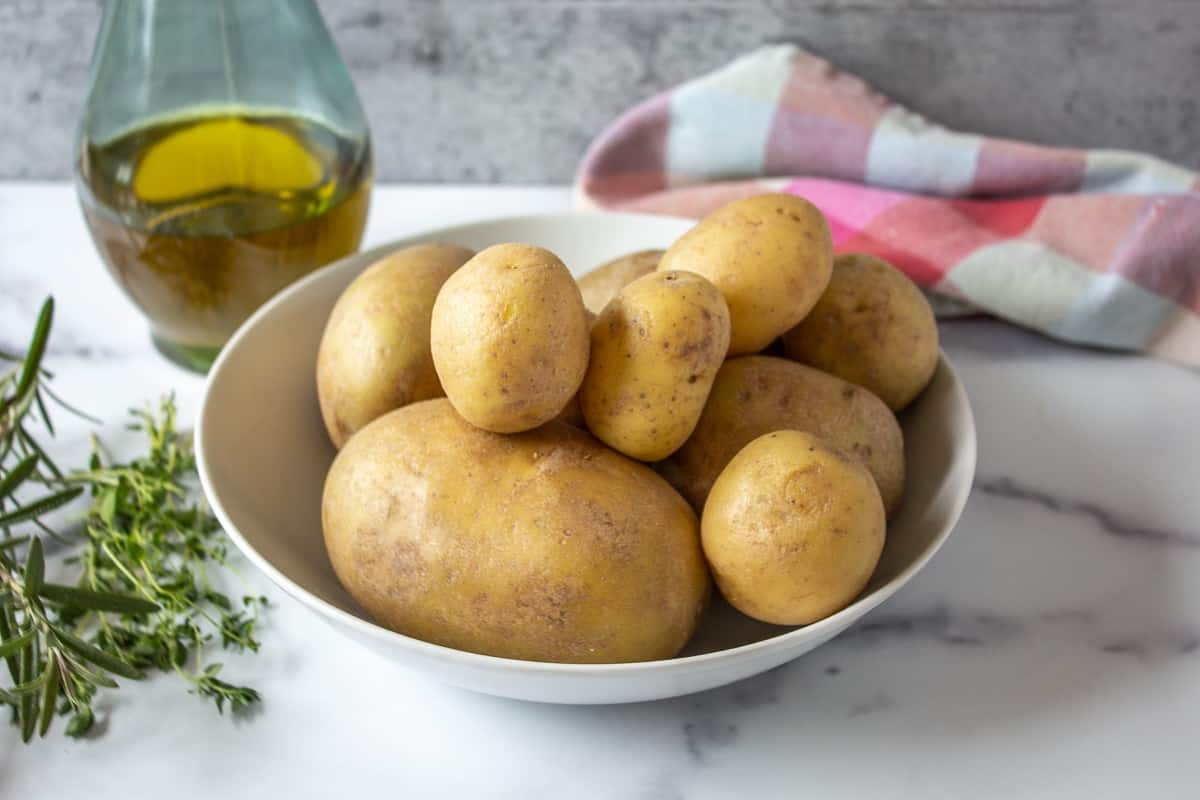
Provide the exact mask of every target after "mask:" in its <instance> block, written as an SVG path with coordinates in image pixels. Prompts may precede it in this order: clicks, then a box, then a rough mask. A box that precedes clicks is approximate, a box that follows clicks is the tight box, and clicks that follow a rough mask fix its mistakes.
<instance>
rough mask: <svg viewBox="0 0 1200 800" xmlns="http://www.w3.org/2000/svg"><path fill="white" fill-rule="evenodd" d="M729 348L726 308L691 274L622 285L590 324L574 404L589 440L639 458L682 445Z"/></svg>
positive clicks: (649, 277)
mask: <svg viewBox="0 0 1200 800" xmlns="http://www.w3.org/2000/svg"><path fill="white" fill-rule="evenodd" d="M728 347H729V311H728V310H727V309H726V307H725V301H724V299H722V297H721V293H720V292H719V291H718V290H717V288H716V287H715V286H713V285H712V284H711V283H709V282H708V281H707V280H705V279H704V278H702V277H700V276H699V275H696V274H695V273H691V272H654V273H651V274H649V275H644V276H642V277H641V278H638V279H637V280H635V281H634V282H633V283H631V284H629V285H628V286H626V287H625V288H624V289H622V290H621V291H620V292H619V293H618V294H617V296H616V297H615V298H613V300H612V302H610V303H609V304H608V305H607V306H606V307H605V308H604V311H603V312H601V314H600V316H599V318H597V320H596V322H595V323H594V324H593V325H592V354H591V362H590V363H589V364H588V370H587V375H586V376H585V377H584V379H583V387H582V388H581V389H580V407H581V408H582V411H583V417H584V419H585V420H586V421H587V426H588V429H589V430H590V431H591V432H592V433H593V434H595V436H596V438H598V439H600V441H602V442H604V443H605V444H607V445H608V446H609V447H612V448H614V449H616V450H620V451H621V452H622V453H624V454H625V455H627V456H631V457H633V458H638V459H641V460H642V461H657V460H659V459H661V458H666V457H667V456H669V455H670V454H671V453H673V452H674V451H675V450H677V449H678V448H679V446H680V445H681V444H683V443H684V442H685V441H686V440H687V438H688V436H689V435H691V433H692V430H693V429H694V428H695V427H696V421H697V420H698V419H700V412H701V411H702V410H703V409H704V401H705V400H706V399H707V398H708V390H709V389H710V388H711V387H712V382H713V378H714V377H716V374H717V369H718V368H719V367H720V366H721V362H722V361H723V360H724V359H725V351H726V350H727V349H728Z"/></svg>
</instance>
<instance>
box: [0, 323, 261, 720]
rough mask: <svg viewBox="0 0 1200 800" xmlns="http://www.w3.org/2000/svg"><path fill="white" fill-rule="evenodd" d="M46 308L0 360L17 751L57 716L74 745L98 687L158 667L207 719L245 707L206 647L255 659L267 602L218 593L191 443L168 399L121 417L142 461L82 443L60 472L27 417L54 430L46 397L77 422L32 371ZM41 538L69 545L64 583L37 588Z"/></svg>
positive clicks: (4, 642) (3, 609)
mask: <svg viewBox="0 0 1200 800" xmlns="http://www.w3.org/2000/svg"><path fill="white" fill-rule="evenodd" d="M53 313H54V304H53V301H52V300H49V299H48V300H47V301H46V302H45V304H44V305H43V307H42V310H41V313H40V314H39V316H38V321H37V324H36V326H35V330H34V335H33V337H32V340H31V343H30V346H29V349H28V351H27V352H26V353H25V354H24V355H22V356H17V355H14V354H10V353H5V352H0V363H6V364H8V365H10V366H9V367H8V368H7V369H6V370H5V371H3V372H2V373H0V660H3V662H4V664H5V666H6V667H7V671H8V677H9V682H8V683H7V684H5V683H4V682H3V681H2V680H0V705H7V706H9V708H10V710H11V712H12V718H13V721H14V723H15V724H16V725H17V726H18V727H19V728H20V731H21V736H22V738H23V739H24V740H25V741H27V742H28V741H30V740H31V739H32V738H33V736H34V734H35V732H36V733H39V734H40V735H42V736H45V735H46V733H47V732H48V730H49V729H50V727H51V725H52V723H53V720H54V718H55V716H57V715H66V716H68V717H69V720H68V722H67V724H66V728H65V731H66V733H67V734H68V735H72V736H79V735H82V734H83V733H85V732H87V731H88V730H89V729H90V728H91V727H92V725H93V723H94V720H95V710H94V707H93V700H94V698H95V696H96V694H97V692H98V691H99V690H101V689H112V688H117V686H118V682H117V679H118V678H124V679H128V680H137V679H139V678H141V677H142V676H143V674H144V673H145V672H146V671H147V670H161V671H164V672H172V673H175V674H177V675H179V676H180V677H182V678H183V679H184V680H185V681H186V683H187V685H188V687H189V689H190V691H192V692H194V693H196V694H199V695H201V696H203V697H207V698H209V699H211V700H212V701H213V702H214V703H215V704H216V707H217V710H218V711H221V712H223V711H224V709H225V708H226V706H228V707H229V708H230V709H231V710H232V711H235V712H236V711H239V710H241V709H244V708H246V707H247V706H249V705H251V704H253V703H255V702H257V701H258V699H259V696H258V693H257V692H256V691H255V690H254V689H252V688H249V687H246V686H239V685H236V684H233V683H230V682H227V681H225V680H224V679H222V678H221V677H220V675H221V671H222V665H221V664H220V663H219V662H216V661H212V660H211V659H210V654H211V652H212V650H213V649H214V645H218V646H219V647H220V648H222V649H227V650H233V651H246V650H249V651H252V652H257V650H258V647H259V641H258V638H257V624H258V614H259V611H260V609H261V608H262V607H263V606H265V604H266V599H265V598H263V597H260V596H257V595H254V594H250V593H247V594H244V595H243V596H241V597H240V598H238V599H237V601H235V600H233V599H231V598H230V597H229V596H228V595H227V594H225V593H224V592H223V591H222V588H221V587H222V585H223V581H224V576H225V574H227V573H232V567H231V566H230V563H229V559H228V551H227V549H226V542H227V540H226V538H225V536H224V534H223V533H222V532H221V529H220V526H219V524H218V523H217V521H216V520H215V519H214V518H213V516H212V515H211V514H210V513H209V512H208V510H207V509H206V508H205V507H204V506H203V505H202V504H200V503H198V502H195V501H194V500H192V499H191V498H192V497H193V496H194V487H193V486H192V485H191V481H192V477H193V476H194V474H195V460H194V457H193V454H192V449H191V440H190V437H188V436H185V435H182V434H180V433H179V432H178V431H177V430H176V419H175V415H176V407H175V403H174V399H173V397H166V398H163V399H162V400H161V401H160V403H159V404H158V406H157V408H146V409H140V410H135V411H133V412H131V413H132V414H133V423H132V424H131V428H133V429H135V430H139V431H141V432H143V433H144V435H145V437H146V441H147V448H146V452H145V453H144V454H143V455H141V456H139V457H138V458H135V459H133V460H132V461H129V462H126V463H106V459H105V458H104V455H103V452H102V448H101V445H100V443H99V442H98V441H97V440H96V439H95V438H94V437H93V440H92V455H91V459H90V461H89V463H88V465H87V468H86V469H83V470H78V471H74V472H68V473H64V472H63V471H62V470H61V469H59V467H58V466H57V465H56V464H55V463H54V462H53V461H52V460H51V459H50V457H49V456H48V455H47V453H46V451H45V448H44V447H43V445H42V444H41V442H39V440H38V438H37V436H35V431H36V428H35V425H36V424H37V423H39V422H40V424H41V426H44V428H45V430H46V432H47V433H49V434H51V435H52V434H53V432H54V427H53V420H52V418H51V416H50V413H49V410H48V404H47V400H50V401H51V402H54V403H56V404H58V405H60V406H62V407H64V408H66V409H68V410H70V411H72V412H73V413H79V412H77V411H75V409H72V408H71V407H70V406H68V405H67V404H66V403H64V402H62V401H61V400H60V399H59V398H58V397H57V396H56V395H54V394H53V393H52V392H51V391H50V389H49V387H48V386H47V382H48V380H49V379H51V378H52V377H53V376H52V375H51V373H49V372H48V371H46V370H45V369H44V368H43V367H42V360H43V356H44V354H45V350H46V343H47V341H48V338H49V334H50V327H51V323H52V319H53ZM0 368H2V367H0ZM35 412H36V416H35ZM84 492H87V493H88V494H89V495H90V501H91V502H90V505H89V507H88V509H87V511H86V513H85V514H84V516H83V519H82V522H81V523H80V524H79V525H78V526H77V529H76V530H74V531H73V535H72V536H69V537H64V536H63V535H61V534H60V533H58V532H56V531H55V530H54V529H53V528H52V527H51V526H50V525H49V524H48V523H47V522H46V519H47V517H48V515H49V514H50V513H51V512H53V511H55V510H57V509H60V508H61V507H63V506H66V505H68V504H69V503H71V502H72V501H74V500H76V498H78V497H79V496H80V495H82V494H83V493H84ZM45 537H53V538H55V539H60V540H65V541H67V543H68V545H69V546H70V547H71V548H72V555H71V556H70V557H69V558H67V559H66V564H68V565H69V566H73V567H75V568H77V570H78V573H79V574H78V578H77V580H76V581H75V583H73V584H63V583H55V582H52V581H48V580H47V579H46V562H45V548H44V544H43V538H45Z"/></svg>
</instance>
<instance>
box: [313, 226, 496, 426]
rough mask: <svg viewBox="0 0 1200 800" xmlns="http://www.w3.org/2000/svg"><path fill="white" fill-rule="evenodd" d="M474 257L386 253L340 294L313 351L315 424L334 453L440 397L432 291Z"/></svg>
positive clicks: (428, 247)
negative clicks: (373, 424) (390, 415)
mask: <svg viewBox="0 0 1200 800" xmlns="http://www.w3.org/2000/svg"><path fill="white" fill-rule="evenodd" d="M473 255H475V253H474V251H471V250H468V249H466V248H465V247H457V246H456V245H452V244H422V245H416V246H415V247H406V248H404V249H402V250H397V251H396V252H394V253H389V254H388V255H386V256H384V257H383V258H381V259H379V260H378V261H376V262H375V263H374V264H372V265H371V266H369V267H367V268H366V269H365V270H364V271H363V272H362V274H360V275H359V276H358V277H357V278H355V279H354V280H353V281H351V282H350V285H349V286H347V287H346V289H345V290H344V291H343V292H342V295H341V297H339V298H338V301H337V303H336V304H335V305H334V307H333V311H332V312H331V313H330V315H329V321H328V322H326V324H325V332H324V334H322V336H321V346H320V349H319V350H318V352H317V396H318V399H319V401H320V404H321V418H322V419H323V420H324V422H325V429H326V430H327V431H328V432H329V438H330V440H331V441H332V442H333V444H334V446H335V447H341V446H342V445H343V444H345V443H346V440H347V439H349V438H350V436H351V435H353V434H354V432H355V431H357V430H358V429H359V428H361V427H363V426H364V425H366V424H367V423H368V422H370V421H371V420H373V419H375V418H376V417H378V416H381V415H382V414H386V413H387V412H388V411H391V410H392V409H395V408H400V407H401V406H404V405H408V404H409V403H415V402H417V401H418V400H428V399H430V398H432V397H441V396H442V395H444V394H445V392H443V391H442V385H441V383H440V382H439V381H438V376H437V372H436V371H435V370H434V368H433V357H432V356H431V355H430V352H429V320H430V317H431V315H432V313H433V301H434V299H435V298H436V297H437V293H438V290H439V289H441V288H442V284H443V283H445V282H446V279H447V278H449V277H450V275H451V274H453V272H454V271H455V270H456V269H458V268H459V267H460V266H461V265H462V264H464V263H465V262H466V261H467V259H469V258H471V256H473Z"/></svg>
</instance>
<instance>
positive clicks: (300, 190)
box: [78, 108, 371, 370]
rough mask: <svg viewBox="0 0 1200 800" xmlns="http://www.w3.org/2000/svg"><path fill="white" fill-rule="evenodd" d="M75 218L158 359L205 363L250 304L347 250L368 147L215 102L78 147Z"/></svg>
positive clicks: (357, 236)
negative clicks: (146, 322)
mask: <svg viewBox="0 0 1200 800" xmlns="http://www.w3.org/2000/svg"><path fill="white" fill-rule="evenodd" d="M79 158H80V162H79V169H78V179H79V183H80V185H79V194H80V198H81V202H82V205H83V211H84V216H85V218H86V220H87V223H88V227H89V228H90V229H91V233H92V237H93V239H94V240H95V242H96V245H97V247H98V248H99V250H100V253H101V255H102V256H103V258H104V260H105V262H106V263H107V265H108V268H109V270H110V271H111V272H112V273H113V276H114V277H115V278H116V279H117V281H118V282H119V283H120V285H121V286H122V287H123V288H124V290H125V292H126V293H127V294H128V295H129V297H130V298H131V299H132V300H133V302H134V303H136V304H137V305H138V306H139V307H140V308H141V309H142V310H143V311H144V312H145V313H146V315H147V316H148V317H149V318H150V320H151V324H152V326H153V330H154V339H155V342H156V344H157V345H158V346H159V348H160V349H162V350H163V351H164V352H165V353H166V354H167V355H168V356H170V357H172V358H173V359H175V360H176V361H182V362H183V363H186V364H188V365H189V366H192V367H193V368H196V369H202V370H203V369H207V367H208V366H209V365H210V364H211V362H212V359H213V358H214V357H215V356H216V353H217V351H218V350H219V349H220V347H221V345H222V344H224V342H225V341H226V339H228V338H229V336H230V334H232V333H233V331H234V330H235V329H236V328H237V326H238V325H239V324H241V322H242V321H244V320H245V319H246V317H248V316H249V315H250V314H251V313H252V312H253V311H254V310H255V309H256V308H258V306H260V305H261V304H262V303H263V302H264V301H266V300H267V299H268V298H270V297H271V296H272V295H273V294H274V293H275V292H277V291H279V290H280V289H282V288H283V287H284V286H286V285H288V284H289V283H291V282H292V281H294V280H295V279H297V278H299V277H300V276H302V275H305V274H306V273H308V272H311V271H312V270H314V269H316V268H317V267H319V266H321V265H323V264H327V263H329V262H330V261H333V260H335V259H338V258H341V257H342V256H345V255H348V254H350V253H352V252H354V251H355V250H357V249H358V245H359V242H360V241H361V239H362V233H363V227H364V225H365V223H366V217H367V206H368V201H369V194H370V183H371V156H370V145H369V143H368V141H367V139H366V136H365V135H363V136H360V137H351V136H349V135H346V134H342V133H339V132H338V131H337V130H334V129H333V128H332V127H330V126H328V125H326V124H324V123H321V122H318V121H316V120H315V119H309V118H306V117H303V116H300V115H298V114H294V113H290V112H277V113H272V112H271V111H268V110H261V111H260V110H253V109H244V108H219V109H208V110H203V111H197V112H193V113H189V114H186V115H177V116H172V117H166V118H159V119H155V120H150V121H148V122H146V123H143V124H141V125H139V126H137V127H135V128H132V129H129V130H126V131H124V132H122V133H120V134H118V135H116V136H114V137H112V138H110V139H108V140H107V141H101V142H94V141H87V140H86V139H85V140H84V141H83V142H82V143H81V146H80V156H79Z"/></svg>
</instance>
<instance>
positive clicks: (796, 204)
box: [658, 194, 833, 356]
mask: <svg viewBox="0 0 1200 800" xmlns="http://www.w3.org/2000/svg"><path fill="white" fill-rule="evenodd" d="M832 264H833V241H832V239H831V238H830V234H829V225H828V224H826V222H825V217H824V216H822V214H821V212H820V210H818V209H817V207H816V206H814V205H813V204H812V203H810V202H808V201H807V200H804V199H803V198H800V197H796V196H794V195H790V194H760V195H755V196H753V197H747V198H744V199H742V200H735V201H734V202H732V203H729V204H728V205H725V206H722V207H721V208H719V209H717V210H716V211H714V212H713V213H712V214H709V215H708V216H707V217H705V218H704V219H702V220H701V221H700V222H699V223H698V224H697V225H696V226H695V227H694V228H692V229H691V230H690V231H688V232H687V233H685V234H684V235H683V236H681V237H679V239H678V240H677V241H676V242H675V243H674V244H673V245H671V247H670V248H669V249H668V250H667V252H666V253H665V254H663V257H662V259H661V260H660V261H659V262H658V269H659V270H663V271H666V270H688V271H691V272H696V273H699V274H700V275H703V276H704V277H705V278H708V280H709V281H711V282H712V283H713V284H714V285H715V286H716V287H717V288H718V289H720V290H721V294H723V295H724V296H725V302H726V303H727V304H728V305H729V318H730V321H731V323H732V333H731V336H730V341H729V355H731V356H737V355H745V354H747V353H757V352H758V351H760V350H762V349H763V348H765V347H766V346H767V345H769V344H770V343H771V342H772V340H774V339H775V337H777V336H780V335H782V334H783V333H785V332H786V331H788V330H790V329H791V328H792V327H794V326H795V325H796V324H797V323H798V322H800V320H802V319H804V316H805V315H806V314H807V313H808V312H809V309H811V308H812V307H813V304H814V303H816V302H817V298H819V297H820V296H821V293H822V292H824V291H825V287H826V285H827V284H828V283H829V272H830V269H831V267H832Z"/></svg>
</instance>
